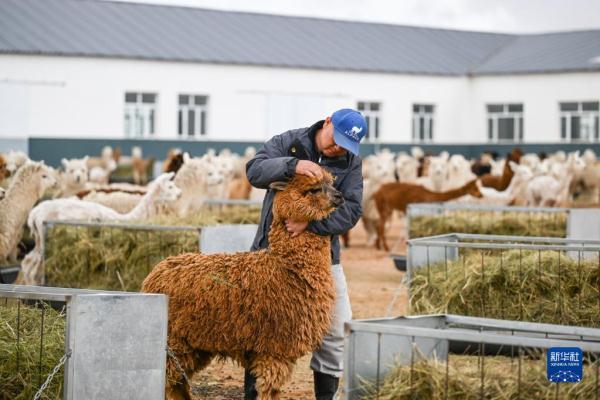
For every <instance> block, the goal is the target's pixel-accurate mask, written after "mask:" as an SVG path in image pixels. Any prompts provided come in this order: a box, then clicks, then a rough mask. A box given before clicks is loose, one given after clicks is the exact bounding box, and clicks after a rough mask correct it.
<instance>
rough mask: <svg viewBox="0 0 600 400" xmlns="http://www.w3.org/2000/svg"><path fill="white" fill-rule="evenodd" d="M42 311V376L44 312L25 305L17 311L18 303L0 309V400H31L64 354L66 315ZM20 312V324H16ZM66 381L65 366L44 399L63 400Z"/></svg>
mask: <svg viewBox="0 0 600 400" xmlns="http://www.w3.org/2000/svg"><path fill="white" fill-rule="evenodd" d="M2 303H4V300H3V301H2ZM41 307H43V310H44V332H43V334H44V338H43V339H44V340H43V343H42V349H43V350H42V363H41V366H42V368H41V372H40V368H39V361H40V339H41V334H40V333H41V331H40V328H41V311H42V308H40V307H31V306H26V305H25V304H21V305H20V307H18V306H17V302H16V301H7V302H6V303H5V304H2V305H0V388H2V390H0V399H2V400H9V399H10V400H25V399H27V400H30V399H32V398H33V396H34V395H35V393H36V392H37V391H38V389H39V388H40V386H41V384H42V383H44V381H45V380H46V377H47V376H48V374H50V373H51V372H52V370H53V369H54V367H55V366H56V365H57V364H58V361H59V360H60V358H61V357H62V356H63V354H64V353H65V314H64V313H61V312H59V311H56V310H54V309H52V308H50V307H49V306H47V305H42V306H41ZM19 308H20V317H19V320H20V321H19V322H17V314H18V310H19ZM17 325H18V327H19V329H17ZM17 334H18V336H19V341H18V342H19V345H18V346H17ZM17 353H18V357H17ZM17 358H18V360H19V365H18V368H17ZM63 377H64V366H63V367H61V369H60V371H59V372H58V373H57V374H56V375H55V376H54V378H53V379H52V382H51V383H50V385H49V386H48V388H47V389H46V390H45V391H44V393H43V395H42V396H41V399H46V400H59V399H62V390H63Z"/></svg>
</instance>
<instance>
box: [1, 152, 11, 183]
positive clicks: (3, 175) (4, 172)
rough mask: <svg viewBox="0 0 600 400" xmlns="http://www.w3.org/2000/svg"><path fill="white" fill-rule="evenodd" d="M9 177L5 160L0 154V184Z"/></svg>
mask: <svg viewBox="0 0 600 400" xmlns="http://www.w3.org/2000/svg"><path fill="white" fill-rule="evenodd" d="M9 176H10V172H8V170H7V169H6V160H5V159H4V156H3V155H2V154H0V183H2V181H3V180H4V179H6V178H8V177H9Z"/></svg>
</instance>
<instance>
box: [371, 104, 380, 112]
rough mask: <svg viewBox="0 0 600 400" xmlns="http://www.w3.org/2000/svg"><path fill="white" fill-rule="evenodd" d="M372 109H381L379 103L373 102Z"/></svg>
mask: <svg viewBox="0 0 600 400" xmlns="http://www.w3.org/2000/svg"><path fill="white" fill-rule="evenodd" d="M371 111H379V103H371Z"/></svg>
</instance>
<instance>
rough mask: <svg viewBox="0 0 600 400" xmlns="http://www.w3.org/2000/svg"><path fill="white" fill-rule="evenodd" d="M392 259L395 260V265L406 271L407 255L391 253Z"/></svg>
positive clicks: (398, 268)
mask: <svg viewBox="0 0 600 400" xmlns="http://www.w3.org/2000/svg"><path fill="white" fill-rule="evenodd" d="M390 257H392V260H394V266H395V267H396V269H397V270H398V271H404V272H406V256H405V255H403V254H390Z"/></svg>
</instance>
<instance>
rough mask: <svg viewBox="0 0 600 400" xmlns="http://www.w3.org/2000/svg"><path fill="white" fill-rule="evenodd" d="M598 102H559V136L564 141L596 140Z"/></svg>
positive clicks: (599, 106) (598, 114) (597, 138)
mask: <svg viewBox="0 0 600 400" xmlns="http://www.w3.org/2000/svg"><path fill="white" fill-rule="evenodd" d="M599 116H600V102H597V101H589V102H582V103H560V138H561V139H562V140H564V141H566V142H577V141H598V140H599V139H600V138H599V137H598V119H599Z"/></svg>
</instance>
